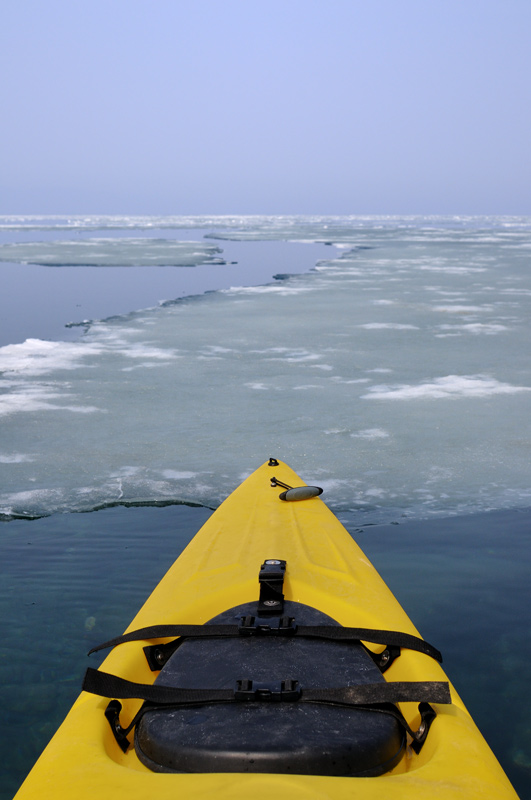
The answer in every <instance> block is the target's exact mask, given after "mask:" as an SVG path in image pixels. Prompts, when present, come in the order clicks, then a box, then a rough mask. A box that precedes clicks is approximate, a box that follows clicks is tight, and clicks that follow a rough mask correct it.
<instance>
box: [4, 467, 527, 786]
mask: <svg viewBox="0 0 531 800" xmlns="http://www.w3.org/2000/svg"><path fill="white" fill-rule="evenodd" d="M273 477H274V478H276V479H277V480H278V481H279V485H282V484H286V485H288V486H300V485H302V483H303V482H302V481H301V479H300V478H299V477H298V476H297V475H296V473H294V472H293V471H292V470H291V469H290V468H289V467H288V466H287V465H286V464H284V463H281V464H275V465H270V463H266V464H264V465H262V466H261V467H259V469H257V470H256V471H255V472H254V473H253V474H252V475H250V476H249V477H248V478H247V479H246V480H245V481H244V482H243V483H242V484H241V485H240V486H239V487H238V488H237V489H236V490H235V491H234V492H233V493H232V494H231V495H230V497H229V498H228V499H227V500H226V501H225V502H224V503H223V504H222V505H221V506H220V507H219V508H218V509H217V511H216V512H215V513H214V514H213V515H212V516H211V517H210V519H209V520H208V521H207V522H206V523H205V525H204V526H203V528H202V529H201V530H200V531H199V533H198V534H197V535H196V536H195V537H194V539H193V540H192V541H191V542H190V544H189V545H188V547H187V548H186V549H185V550H184V551H183V553H182V554H181V556H180V557H179V558H178V559H177V561H176V562H175V563H174V564H173V566H172V567H171V568H170V569H169V571H168V572H167V574H166V575H165V576H164V578H163V579H162V580H161V582H160V583H159V585H158V586H157V587H156V588H155V589H154V591H153V593H152V594H151V596H150V597H149V598H148V600H147V601H146V603H145V604H144V606H143V607H142V608H141V609H140V611H139V612H138V614H137V615H136V617H135V618H134V619H133V621H132V622H131V625H130V626H129V628H128V629H127V630H128V631H132V630H136V629H139V628H143V627H148V626H152V625H157V624H162V623H173V624H203V623H206V622H207V621H209V620H211V619H212V618H214V617H216V616H218V615H219V614H223V613H224V612H225V611H226V610H227V609H232V608H234V607H237V606H240V605H242V604H244V603H249V602H250V601H252V600H253V599H256V598H257V594H258V570H259V568H260V565H261V564H262V563H263V562H264V561H265V560H267V559H279V560H284V561H286V563H287V569H286V576H285V580H284V587H283V591H284V595H285V598H286V600H287V601H290V602H294V603H300V604H304V605H306V606H309V607H311V608H313V609H318V611H319V612H321V613H322V614H325V615H327V616H328V617H330V618H331V619H332V620H335V621H336V622H337V623H339V624H340V625H342V626H352V627H364V628H376V629H385V630H392V631H402V632H404V633H408V634H412V635H414V636H419V635H420V634H419V633H418V631H417V630H416V628H415V627H414V625H413V623H412V622H411V620H410V619H409V618H408V616H407V614H406V613H405V611H404V610H403V609H402V607H401V606H400V604H399V603H398V602H397V600H396V598H395V597H394V596H393V594H392V593H391V591H390V590H389V589H388V587H387V586H386V585H385V583H384V582H383V580H382V579H381V577H380V576H379V575H378V573H377V571H376V570H375V569H374V567H373V566H372V564H371V563H370V562H369V560H368V559H367V557H366V556H365V555H364V553H363V552H362V550H361V549H360V548H359V547H358V545H357V544H356V543H355V542H354V540H353V539H352V537H351V536H350V534H349V533H348V532H347V531H346V530H345V528H344V527H343V526H342V525H341V523H340V522H339V520H338V519H337V518H336V517H335V516H334V514H333V513H332V512H331V511H330V510H329V509H328V508H327V506H326V505H325V504H324V503H323V502H322V501H321V500H320V498H319V497H317V496H315V497H310V498H309V499H305V500H301V501H295V502H284V501H282V500H280V499H279V493H280V490H279V488H278V487H276V488H272V486H271V479H272V478H273ZM280 482H282V484H280ZM109 633H110V634H113V633H115V632H109ZM157 641H168V640H167V639H166V640H157ZM153 643H154V641H153V640H146V641H144V642H130V643H125V644H122V645H120V646H119V647H116V648H114V649H113V650H112V651H111V652H110V654H109V655H108V657H107V658H106V659H105V661H104V663H103V664H102V666H101V669H102V670H105V671H106V672H109V673H112V674H114V675H118V676H120V677H122V678H125V679H127V680H129V681H135V682H137V683H144V684H151V683H153V681H154V678H155V677H156V673H153V672H152V671H151V670H150V668H149V666H148V664H147V662H146V659H145V658H144V656H143V653H142V647H143V646H144V645H150V644H153ZM435 644H437V643H436V642H435ZM367 646H368V647H369V648H370V649H373V650H374V651H380V650H382V649H383V648H382V647H379V646H377V645H367ZM385 679H386V680H388V681H446V680H447V676H446V675H445V673H444V671H443V669H442V667H441V665H440V664H439V663H437V662H436V661H435V660H434V659H432V658H430V657H428V656H427V655H425V654H423V653H420V652H416V651H412V650H407V649H403V650H402V654H401V656H400V657H399V658H397V659H396V660H395V661H394V662H393V664H392V665H391V667H390V668H389V670H388V671H387V672H386V673H385ZM450 689H451V695H452V704H451V705H446V704H444V705H443V704H439V705H437V704H434V705H433V707H434V710H435V711H436V713H437V717H436V719H435V720H434V722H433V724H432V726H431V729H430V731H429V734H428V736H427V739H426V742H425V744H424V746H423V747H422V749H421V750H420V752H419V753H418V754H417V753H414V752H413V751H412V750H411V748H408V749H407V752H406V753H404V755H403V757H402V758H400V760H399V762H398V763H397V764H396V765H395V766H394V767H393V769H391V770H390V771H389V772H386V773H385V774H384V775H381V776H379V777H341V776H329V775H308V774H289V775H288V774H274V773H267V774H266V773H254V774H252V773H244V772H208V773H207V772H205V773H194V774H191V773H179V774H176V773H172V774H169V773H158V772H157V773H155V772H153V771H152V770H150V769H148V767H146V766H145V765H144V764H143V763H142V762H141V761H140V760H139V758H138V757H137V755H136V752H135V748H134V747H131V748H129V750H128V751H127V752H126V753H124V752H123V751H122V750H121V749H120V747H119V746H118V744H117V742H116V740H115V738H114V736H113V733H112V731H111V728H110V726H109V724H108V722H107V720H106V718H105V716H104V711H105V708H106V706H107V704H108V699H105V698H102V697H98V696H95V695H93V694H90V693H88V692H82V693H81V694H80V696H79V698H78V699H77V701H76V702H75V703H74V705H73V707H72V709H71V711H70V712H69V714H68V715H67V717H66V719H65V721H64V722H63V724H62V725H61V727H60V728H59V730H58V731H57V733H56V735H55V736H54V737H53V739H52V740H51V742H50V744H49V745H48V747H47V748H46V749H45V751H44V752H43V754H42V756H41V757H40V759H39V760H38V762H37V763H36V765H35V767H34V768H33V770H32V771H31V773H30V774H29V776H28V777H27V779H26V781H25V782H24V784H23V785H22V787H21V789H20V790H19V792H18V794H17V800H27V799H29V798H37V797H38V798H40V799H41V800H48V798H49V799H50V800H51V799H52V798H53V800H62V798H65V799H66V798H69V799H70V798H72V796H75V797H76V800H83V798H85V797H87V798H89V797H90V798H93V797H94V796H98V795H99V796H101V797H110V796H112V797H113V798H114V799H116V798H124V800H125V798H133V799H135V798H138V799H139V800H140V798H142V799H143V798H146V800H147V798H150V800H151V798H152V797H153V796H156V797H157V800H166V798H168V800H169V798H172V800H173V798H175V797H176V796H182V797H186V798H203V797H204V798H206V797H211V796H212V795H213V794H215V795H216V796H217V797H218V798H230V799H231V800H240V798H241V800H243V799H244V798H245V800H248V798H249V797H250V796H252V797H253V798H254V799H255V800H266V798H268V800H269V798H270V797H271V796H272V795H275V796H276V797H277V798H279V800H281V799H282V798H286V800H287V798H290V800H292V799H293V798H299V797H300V798H303V797H304V798H314V797H315V798H327V797H330V798H332V797H333V798H334V800H343V799H344V800H347V798H369V799H372V798H374V800H376V798H378V800H381V797H382V790H384V791H385V793H386V796H387V797H388V798H390V799H391V800H392V799H393V798H397V799H399V798H404V800H405V798H408V800H416V799H417V798H418V800H420V798H422V800H425V798H426V797H429V798H450V797H452V798H453V797H456V796H458V795H459V796H462V797H465V798H471V799H472V798H478V800H479V799H480V798H481V800H484V798H485V797H489V798H500V800H501V799H502V798H515V797H516V794H515V792H514V790H513V788H512V787H511V785H510V783H509V781H508V779H507V777H506V776H505V773H504V772H503V770H502V769H501V767H500V765H499V764H498V762H497V760H496V758H495V757H494V755H493V754H492V751H491V750H490V748H489V747H488V745H487V743H486V742H485V740H484V739H483V737H482V735H481V733H480V732H479V731H478V729H477V727H476V725H475V724H474V722H473V720H472V718H471V716H470V715H469V713H468V711H467V709H466V707H465V706H464V704H463V702H462V700H461V699H460V697H459V696H458V695H457V693H456V692H455V690H454V688H453V687H452V686H450ZM140 705H141V701H140V700H136V699H132V700H123V701H122V706H123V708H122V711H121V717H122V719H123V720H124V721H125V722H129V721H130V720H131V719H132V718H133V717H134V715H135V714H136V712H137V710H138V709H139V707H140ZM400 709H401V711H402V713H403V714H404V716H405V717H406V719H407V721H408V723H409V724H410V726H411V727H412V728H413V729H416V727H418V724H419V721H420V716H419V713H418V708H417V704H415V703H401V704H400ZM383 782H385V783H383Z"/></svg>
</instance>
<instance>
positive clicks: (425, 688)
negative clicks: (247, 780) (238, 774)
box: [83, 667, 452, 706]
mask: <svg viewBox="0 0 531 800" xmlns="http://www.w3.org/2000/svg"><path fill="white" fill-rule="evenodd" d="M240 683H241V681H240ZM83 690H84V691H85V692H90V693H91V694H97V695H100V696H102V697H118V698H120V699H121V700H124V699H131V698H137V699H139V700H147V701H149V702H150V703H156V704H157V705H166V704H168V705H181V704H183V705H193V704H196V703H226V702H230V701H232V700H235V699H237V698H236V697H235V690H234V689H183V688H180V687H175V686H162V685H160V684H150V683H135V682H134V681H128V680H125V678H120V677H118V676H117V675H111V674H110V673H108V672H102V671H101V670H97V669H93V668H92V667H89V668H88V669H87V671H86V673H85V678H84V680H83ZM257 699H260V698H259V697H257ZM300 699H302V700H304V701H305V702H308V703H334V704H340V705H349V706H352V705H366V704H371V703H410V702H417V703H418V702H427V703H451V702H452V700H451V697H450V688H449V686H448V682H446V681H395V682H391V681H389V682H381V683H362V684H358V685H355V686H344V687H341V688H338V689H301V692H300Z"/></svg>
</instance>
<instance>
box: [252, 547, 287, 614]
mask: <svg viewBox="0 0 531 800" xmlns="http://www.w3.org/2000/svg"><path fill="white" fill-rule="evenodd" d="M285 572H286V562H285V561H282V559H278V558H268V559H266V561H264V563H263V564H262V566H261V567H260V572H259V574H258V581H259V583H260V599H259V601H258V614H259V615H260V614H276V615H278V614H282V613H283V611H284V593H283V588H284V575H285Z"/></svg>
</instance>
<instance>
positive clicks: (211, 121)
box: [0, 0, 531, 214]
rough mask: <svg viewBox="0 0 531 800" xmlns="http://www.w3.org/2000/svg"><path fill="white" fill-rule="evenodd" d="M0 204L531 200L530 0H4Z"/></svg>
mask: <svg viewBox="0 0 531 800" xmlns="http://www.w3.org/2000/svg"><path fill="white" fill-rule="evenodd" d="M0 67H1V73H0V74H1V80H0V113H1V124H0V214H90V213H93V214H96V213H110V214H112V213H117V214H120V213H124V214H260V213H266V214H299V213H300V214H531V98H530V94H531V92H530V83H531V0H267V2H266V1H265V0H83V2H81V0H3V2H2V8H1V10H0Z"/></svg>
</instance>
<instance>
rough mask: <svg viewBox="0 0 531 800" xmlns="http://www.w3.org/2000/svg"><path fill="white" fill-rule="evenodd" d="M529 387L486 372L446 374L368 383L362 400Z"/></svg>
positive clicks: (437, 396) (495, 392)
mask: <svg viewBox="0 0 531 800" xmlns="http://www.w3.org/2000/svg"><path fill="white" fill-rule="evenodd" d="M530 391H531V387H527V386H511V385H510V384H508V383H501V382H500V381H497V380H496V379H495V378H491V377H489V376H488V375H447V376H446V377H444V378H435V379H434V380H433V381H427V382H426V383H421V384H418V385H417V386H411V385H406V384H402V385H395V386H372V387H371V388H370V389H369V391H368V393H367V394H364V395H362V399H364V400H439V399H447V398H462V397H474V398H478V397H490V396H492V395H498V394H516V393H518V392H530Z"/></svg>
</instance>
